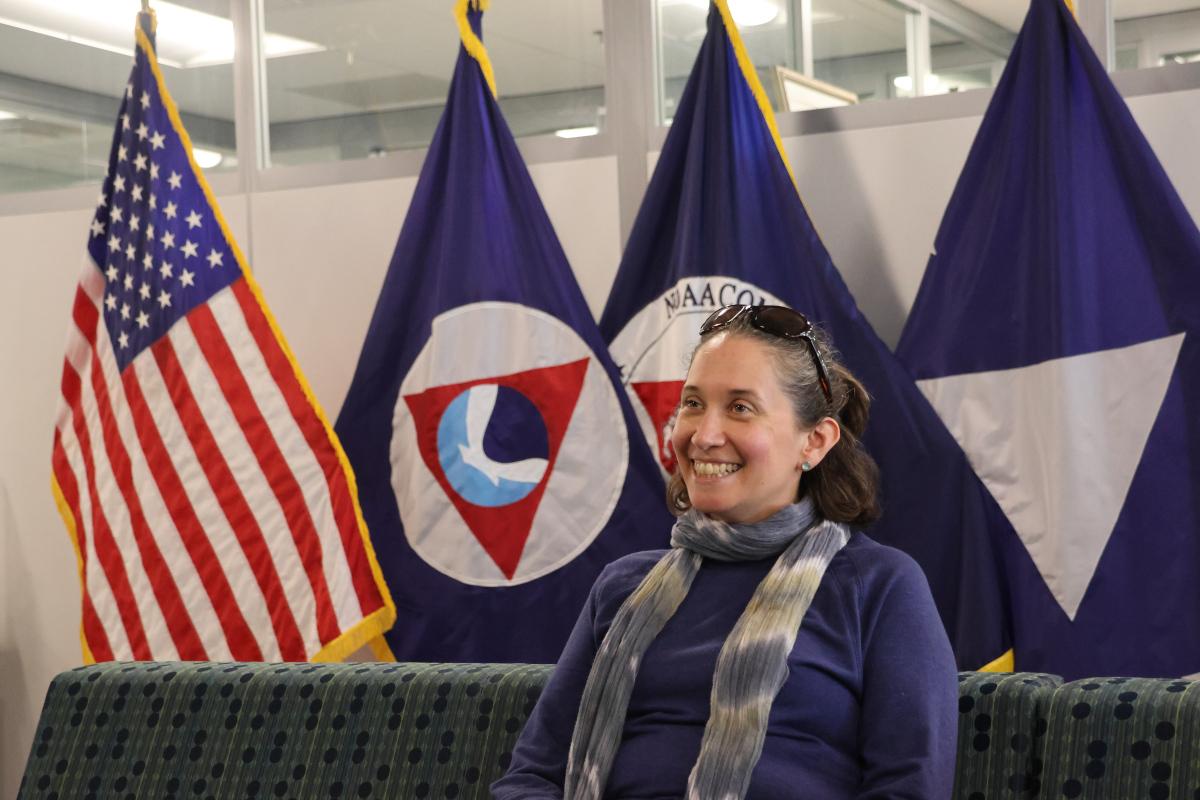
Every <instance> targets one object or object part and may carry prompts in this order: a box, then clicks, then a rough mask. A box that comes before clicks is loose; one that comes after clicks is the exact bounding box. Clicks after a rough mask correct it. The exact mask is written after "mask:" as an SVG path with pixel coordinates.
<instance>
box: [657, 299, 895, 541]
mask: <svg viewBox="0 0 1200 800" xmlns="http://www.w3.org/2000/svg"><path fill="white" fill-rule="evenodd" d="M717 332H721V333H727V334H728V335H730V336H746V337H749V338H752V339H756V340H757V341H760V342H762V343H763V344H765V345H767V347H769V348H770V352H771V354H772V356H773V358H774V360H775V366H776V372H777V374H778V376H779V382H780V384H781V385H782V386H783V391H784V393H785V394H787V396H788V397H789V398H791V401H792V408H793V410H794V411H795V413H796V420H797V421H798V422H799V423H800V425H801V426H802V427H804V428H811V427H813V426H814V425H816V424H817V423H818V422H819V421H820V420H822V419H823V418H825V417H832V418H833V419H834V420H836V421H837V423H838V425H839V426H840V427H841V429H842V437H841V439H840V440H839V441H838V443H837V444H835V445H834V446H833V448H832V449H830V450H829V452H828V453H826V454H825V458H824V459H823V460H822V461H821V463H820V464H817V465H816V466H815V467H813V469H812V470H811V471H810V472H806V473H804V475H803V477H802V478H801V480H800V492H799V495H798V496H797V497H796V499H797V500H799V499H800V498H802V497H804V496H806V495H807V496H809V497H811V498H812V500H813V505H815V506H816V509H817V513H819V514H820V515H821V516H822V517H824V518H825V519H828V520H831V521H833V522H845V523H850V524H854V525H865V524H867V523H869V522H873V521H875V520H876V519H878V518H879V499H878V494H879V467H877V466H876V465H875V461H874V459H872V458H871V456H870V455H868V454H867V451H866V450H864V449H863V446H862V435H863V432H864V431H865V430H866V428H867V418H868V416H869V413H870V408H871V397H870V395H868V394H867V390H866V389H865V388H863V385H862V383H860V382H859V380H858V378H855V377H854V375H852V374H851V373H850V371H849V370H848V369H846V367H845V366H844V365H842V363H841V361H840V356H839V354H838V353H837V352H836V351H835V350H834V349H833V347H832V345H831V343H830V342H829V338H828V337H827V336H826V335H825V334H824V332H822V331H820V330H816V329H814V332H815V338H816V341H817V346H818V349H819V350H820V352H821V356H822V358H823V360H824V361H825V366H826V368H827V370H828V371H829V382H830V389H831V393H832V394H833V402H829V401H828V400H826V399H825V393H824V392H823V391H822V390H821V384H820V381H819V380H818V378H817V367H816V364H815V363H814V362H813V357H812V350H810V349H809V346H808V343H807V342H805V341H803V340H802V339H784V338H781V337H779V336H774V335H772V334H770V333H766V332H765V331H760V330H758V329H757V328H755V327H753V326H752V325H750V324H749V318H748V317H747V316H745V315H743V316H741V317H740V318H738V319H735V320H734V321H733V322H732V323H731V324H729V325H728V326H726V327H724V328H721V329H719V331H714V332H713V333H717ZM713 333H710V334H708V335H706V336H702V337H701V339H700V344H699V345H697V346H696V350H693V351H692V358H691V359H689V360H688V365H689V368H690V366H691V360H692V359H694V358H695V357H696V351H698V350H699V349H700V348H701V347H703V346H704V343H705V342H706V341H707V340H708V339H709V338H710V337H711V336H712V335H713ZM691 506H692V504H691V500H689V499H688V495H687V487H686V486H685V485H684V482H683V477H682V476H681V475H680V474H679V467H678V466H676V468H675V471H674V473H672V475H671V479H670V480H669V481H668V482H667V507H668V508H669V509H671V512H672V513H675V514H681V513H683V512H684V511H687V510H688V509H689V508H691Z"/></svg>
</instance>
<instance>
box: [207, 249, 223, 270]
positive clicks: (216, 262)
mask: <svg viewBox="0 0 1200 800" xmlns="http://www.w3.org/2000/svg"><path fill="white" fill-rule="evenodd" d="M222 258H224V255H223V254H221V253H218V252H217V251H216V250H210V251H209V252H208V266H209V268H210V269H211V268H213V267H223V266H225V264H224V263H223V262H222V261H221V259H222Z"/></svg>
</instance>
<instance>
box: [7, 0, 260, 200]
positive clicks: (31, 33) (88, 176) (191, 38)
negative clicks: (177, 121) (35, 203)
mask: <svg viewBox="0 0 1200 800" xmlns="http://www.w3.org/2000/svg"><path fill="white" fill-rule="evenodd" d="M154 8H155V11H156V13H157V15H158V33H157V40H158V54H159V62H160V64H161V65H162V69H163V76H164V78H165V79H166V82H167V86H168V88H169V90H170V91H171V94H172V96H173V97H174V98H175V101H176V102H177V103H178V104H179V107H180V112H181V115H182V117H183V122H184V125H185V126H186V127H187V129H188V133H189V134H190V135H191V137H192V141H193V143H194V144H195V146H196V148H197V152H196V156H197V160H198V161H200V162H201V165H202V166H204V167H205V168H206V169H208V170H216V171H219V170H228V169H233V168H235V167H236V166H237V159H236V156H235V145H234V123H233V66H232V65H233V25H232V23H231V22H230V19H229V3H228V0H176V1H175V2H171V3H167V2H157V1H156V2H155V3H154ZM137 9H138V4H137V3H131V2H123V1H122V0H59V1H58V2H53V3H50V2H43V1H42V0H3V2H0V192H23V191H32V190H41V189H59V188H64V187H69V186H79V185H90V184H98V183H99V181H100V179H101V178H102V177H103V175H104V173H105V171H106V170H107V168H108V154H109V148H110V146H111V144H112V135H113V129H114V126H115V124H116V119H117V110H118V108H119V107H120V103H121V95H122V94H123V93H124V90H125V83H126V81H127V80H128V79H129V69H130V59H131V57H132V55H133V49H134V26H135V24H136V17H135V15H136V12H137Z"/></svg>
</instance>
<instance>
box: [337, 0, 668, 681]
mask: <svg viewBox="0 0 1200 800" xmlns="http://www.w3.org/2000/svg"><path fill="white" fill-rule="evenodd" d="M456 15H457V17H458V21H459V28H460V32H461V34H462V48H461V50H460V52H459V56H458V63H457V66H456V67H455V72H454V77H453V79H452V81H451V85H450V92H449V96H448V98H447V100H446V110H445V112H444V114H443V116H442V120H441V122H440V124H439V126H438V129H437V132H436V133H435V134H434V138H433V142H432V144H431V145H430V147H429V154H428V156H427V157H426V160H425V164H424V166H423V168H422V170H421V175H420V179H419V181H418V183H417V188H416V192H415V194H414V196H413V199H412V204H411V206H410V207H409V211H408V216H407V219H406V220H405V222H404V226H403V228H402V229H401V232H400V238H399V241H398V242H397V244H396V251H395V254H394V255H393V257H392V262H391V265H390V266H389V267H388V272H387V277H386V279H385V281H384V285H383V289H382V291H381V292H380V295H379V300H378V304H377V305H376V308H375V314H374V317H373V318H372V320H371V325H370V329H369V330H368V332H367V337H366V341H365V343H364V345H363V348H362V353H361V355H360V356H359V362H358V367H357V370H356V372H355V375H354V379H353V382H352V384H351V386H350V390H349V393H348V395H347V397H346V401H345V403H344V405H343V407H342V411H341V414H340V415H339V417H338V422H337V426H336V427H337V431H338V434H339V436H340V437H341V439H342V444H343V446H344V447H345V449H346V453H347V455H348V456H349V458H350V461H351V463H352V464H354V467H355V470H356V473H357V475H358V479H359V487H360V495H361V500H362V506H363V513H364V515H365V516H366V518H367V520H368V523H369V524H370V525H371V530H372V532H373V539H374V542H375V548H376V553H377V555H378V557H379V561H380V564H381V566H382V569H383V573H384V576H385V577H386V579H387V582H388V585H389V587H390V589H391V591H392V597H393V598H394V599H395V602H396V605H397V609H398V612H397V619H398V623H399V624H397V625H396V626H395V627H394V628H393V629H392V630H391V631H390V632H389V633H388V635H387V639H388V643H389V644H390V646H391V649H392V652H393V654H394V655H395V657H397V658H399V659H401V660H422V661H488V662H492V661H532V662H550V661H554V660H556V659H557V658H558V655H559V652H560V651H561V649H562V645H563V643H564V642H565V641H566V637H567V635H568V634H569V633H570V629H571V626H572V625H573V623H574V621H575V618H576V616H577V614H578V612H579V609H580V608H581V607H582V605H583V601H584V599H585V598H586V596H587V592H588V589H589V588H590V587H591V584H592V582H593V580H594V579H595V577H596V575H597V574H598V573H599V571H600V569H601V568H602V567H603V566H604V565H605V564H607V563H608V562H609V561H612V560H613V559H615V558H618V557H619V556H621V555H624V554H626V553H629V552H631V551H635V550H642V549H647V548H650V547H663V546H665V545H666V542H667V539H668V535H669V531H670V524H671V523H670V516H669V514H668V513H667V511H666V504H665V501H664V499H663V495H664V492H663V486H662V481H661V480H660V478H659V476H658V474H657V469H656V467H655V466H654V463H653V461H652V459H651V458H650V456H649V453H648V452H646V451H645V449H644V448H641V447H639V448H637V449H634V450H632V452H631V448H630V447H629V436H628V433H627V428H628V427H629V426H632V425H634V424H635V423H634V422H633V417H632V412H631V410H630V408H629V404H628V402H627V401H625V399H624V394H623V392H622V391H621V390H620V387H619V384H618V382H617V372H616V368H615V366H614V365H613V363H612V360H611V359H610V358H609V356H608V354H607V349H606V347H605V343H604V341H603V340H602V339H601V338H600V335H599V331H598V330H597V328H596V323H595V321H594V319H593V318H592V316H591V314H590V312H589V310H588V307H587V305H586V303H585V301H584V298H583V295H582V293H581V292H580V290H579V287H578V285H577V284H576V282H575V279H574V276H573V274H572V272H571V269H570V267H569V266H568V264H567V260H566V256H565V255H564V253H563V250H562V247H561V246H560V245H559V243H558V240H557V238H556V237H555V234H554V231H553V229H552V228H551V225H550V220H549V218H548V217H547V215H546V212H545V209H544V208H543V207H542V204H541V201H540V200H539V198H538V195H537V192H536V190H535V189H534V186H533V182H532V180H531V179H530V176H529V173H528V171H527V170H526V168H525V164H524V162H523V161H522V160H521V156H520V154H519V153H518V151H517V147H516V143H515V141H514V140H513V137H512V134H511V133H510V132H509V129H508V126H507V125H506V124H505V122H504V119H503V117H502V116H501V113H500V108H499V106H498V104H497V102H496V97H495V90H494V88H493V87H494V82H493V78H492V68H491V64H490V62H489V60H488V55H487V51H486V50H485V49H484V47H483V43H482V41H481V40H480V38H479V32H480V18H481V14H480V12H479V10H478V9H475V8H472V9H470V10H468V7H467V0H459V2H458V4H457V7H456Z"/></svg>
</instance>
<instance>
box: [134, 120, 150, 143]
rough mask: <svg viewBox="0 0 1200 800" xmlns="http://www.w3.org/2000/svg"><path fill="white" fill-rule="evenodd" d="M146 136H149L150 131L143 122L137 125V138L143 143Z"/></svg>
mask: <svg viewBox="0 0 1200 800" xmlns="http://www.w3.org/2000/svg"><path fill="white" fill-rule="evenodd" d="M148 135H150V129H149V128H147V127H146V123H144V122H143V123H142V124H141V125H138V127H137V137H138V138H139V139H141V140H142V141H143V142H144V141H146V137H147V136H148Z"/></svg>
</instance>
